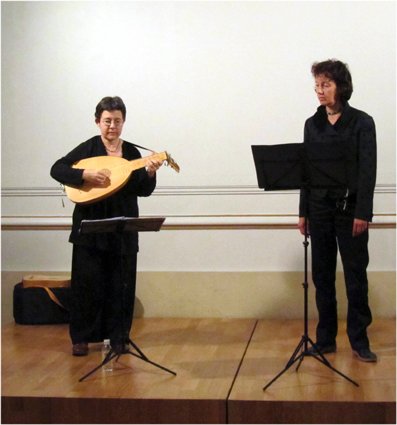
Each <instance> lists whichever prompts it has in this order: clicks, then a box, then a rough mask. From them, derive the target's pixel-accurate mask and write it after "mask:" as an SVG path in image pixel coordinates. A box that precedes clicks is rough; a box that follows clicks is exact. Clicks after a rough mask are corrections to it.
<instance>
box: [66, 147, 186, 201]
mask: <svg viewBox="0 0 397 425" xmlns="http://www.w3.org/2000/svg"><path fill="white" fill-rule="evenodd" d="M150 157H151V158H153V159H155V160H158V161H165V164H166V165H169V166H170V167H171V168H173V169H174V170H175V171H176V172H177V173H179V165H178V164H177V163H176V162H175V161H174V160H173V159H172V158H171V156H170V155H169V154H168V153H167V152H161V153H155V154H153V155H150ZM147 158H148V157H144V158H138V159H133V160H132V161H128V160H127V159H124V158H120V157H116V156H94V157H91V158H85V159H82V160H80V161H77V162H76V163H74V164H73V165H72V167H73V168H78V169H86V168H92V169H96V170H102V169H106V170H108V171H109V178H108V182H107V184H106V186H95V185H93V184H92V183H89V182H84V183H83V184H82V185H81V186H68V185H65V192H66V195H67V197H68V198H69V199H70V200H71V201H72V202H75V203H76V204H82V205H85V204H91V203H94V202H97V201H101V200H102V199H105V198H107V197H108V196H110V195H112V194H113V193H115V192H117V191H118V190H120V189H121V188H122V187H123V186H124V185H125V184H126V183H127V182H128V180H129V178H130V175H131V173H132V172H133V171H135V170H139V169H140V168H143V167H145V165H146V159H147Z"/></svg>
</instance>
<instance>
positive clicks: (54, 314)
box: [13, 276, 70, 325]
mask: <svg viewBox="0 0 397 425" xmlns="http://www.w3.org/2000/svg"><path fill="white" fill-rule="evenodd" d="M49 285H51V287H50V286H49ZM69 306H70V281H67V279H66V280H65V279H60V280H59V281H57V279H54V278H53V277H48V279H46V278H45V277H44V276H40V277H39V278H37V279H35V277H34V276H29V277H27V278H24V280H23V281H22V282H20V283H17V284H16V285H15V286H14V293H13V312H14V320H15V322H16V323H18V324H20V325H52V324H61V323H69V317H70V316H69Z"/></svg>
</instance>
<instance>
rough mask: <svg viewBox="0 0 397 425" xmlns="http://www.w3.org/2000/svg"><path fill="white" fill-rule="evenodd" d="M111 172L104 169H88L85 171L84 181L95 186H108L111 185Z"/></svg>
mask: <svg viewBox="0 0 397 425" xmlns="http://www.w3.org/2000/svg"><path fill="white" fill-rule="evenodd" d="M109 177H110V171H109V170H107V169H106V168H104V169H103V170H91V169H86V170H84V171H83V180H84V181H86V182H88V183H91V184H93V185H94V186H106V185H108V184H109V183H110V180H109Z"/></svg>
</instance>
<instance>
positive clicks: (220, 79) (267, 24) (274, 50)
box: [1, 1, 396, 271]
mask: <svg viewBox="0 0 397 425" xmlns="http://www.w3.org/2000/svg"><path fill="white" fill-rule="evenodd" d="M1 8H2V111H1V112H2V158H1V160H2V189H3V192H2V194H3V196H2V215H3V224H4V223H6V224H18V223H21V220H22V222H23V223H25V224H27V225H28V227H29V226H30V229H31V228H35V226H36V225H37V224H43V223H44V224H47V225H49V227H50V228H51V226H54V228H56V226H57V225H59V224H64V223H70V222H71V219H70V215H71V211H72V207H73V206H72V205H71V204H70V202H69V201H68V200H65V202H66V206H65V208H63V207H62V206H61V198H60V196H59V195H60V191H59V190H58V184H57V183H56V182H55V181H53V180H52V179H51V178H50V176H49V169H50V167H51V165H52V163H53V162H54V161H55V160H56V159H57V158H59V157H60V156H62V155H64V154H65V153H67V152H68V151H69V150H71V149H72V148H73V147H74V146H76V145H77V144H78V143H80V142H82V141H84V140H86V139H88V138H89V137H91V136H93V135H94V134H97V128H96V126H95V124H94V116H93V114H94V109H95V106H96V104H97V103H98V101H99V100H100V99H101V98H102V97H103V96H105V95H120V96H121V97H122V98H123V99H124V101H125V103H126V105H127V122H126V125H125V128H124V134H123V136H124V138H125V139H126V140H129V141H135V142H136V143H138V144H143V145H145V146H148V147H150V148H153V149H155V150H158V151H163V150H167V151H168V152H170V153H171V154H172V155H173V157H174V158H175V159H176V160H177V162H178V163H179V164H180V166H181V173H180V174H179V175H178V174H176V173H174V172H173V171H172V170H170V169H162V170H161V172H160V173H159V178H158V189H157V191H156V193H155V194H154V195H153V196H152V197H150V198H149V199H142V200H141V211H142V214H144V215H164V216H166V217H167V220H166V223H171V224H172V223H174V224H176V225H177V229H176V230H173V231H169V232H161V233H160V234H159V235H157V234H156V235H145V236H143V237H142V252H141V260H140V268H141V270H147V271H150V270H153V271H158V270H177V271H178V270H179V271H183V270H188V271H189V270H190V271H191V270H199V271H205V270H208V271H217V270H222V271H225V270H226V271H233V270H237V271H238V270H242V271H245V270H264V271H266V270H297V269H299V268H300V267H301V253H302V251H301V249H302V248H301V239H300V237H299V235H298V234H297V232H296V231H295V230H287V231H284V230H263V231H255V230H244V225H247V223H249V222H250V220H253V221H255V222H257V223H262V224H263V223H265V224H272V223H275V224H276V225H277V224H278V225H279V224H280V223H283V222H287V223H289V224H290V225H292V224H293V223H295V222H296V213H297V192H296V191H290V192H283V193H264V192H262V191H260V190H259V189H258V188H257V185H256V176H255V170H254V164H253V160H252V155H251V144H278V143H292V142H300V141H302V133H303V123H304V120H305V119H306V118H307V117H308V116H310V115H311V114H313V113H314V111H315V109H316V107H317V101H316V97H315V94H314V91H313V81H312V77H311V75H310V66H311V64H312V63H313V62H314V61H316V60H324V59H327V58H331V57H336V58H339V59H341V60H343V61H345V62H347V63H348V64H349V66H350V69H351V72H352V75H353V80H354V88H355V90H354V94H353V97H352V101H351V104H352V105H353V106H355V107H357V108H359V109H363V110H365V111H366V112H368V113H369V114H371V115H372V116H373V117H374V119H375V121H376V124H377V133H378V157H379V167H378V179H377V189H376V194H375V213H376V216H375V222H378V223H382V221H385V220H386V221H387V222H389V224H390V223H392V224H393V223H395V146H396V134H395V129H396V105H395V92H396V86H395V84H396V73H395V51H396V50H395V41H396V38H395V35H396V34H395V16H396V15H395V12H396V6H395V2H357V1H352V2H344V1H339V2H322V1H321V2H320V1H319V2H316V1H314V2H311V1H310V2H300V1H292V2H266V1H264V2H243V1H241V2H238V1H237V2H167V1H164V2H128V1H125V2H113V1H112V2H102V1H101V2H96V1H93V2H75V1H73V2H35V1H32V2H2V4H1ZM230 222H232V224H234V225H236V226H237V228H238V229H239V230H231V229H228V230H217V231H211V230H197V231H196V230H189V227H187V225H191V224H195V225H197V224H200V223H204V224H207V225H208V224H209V225H214V224H217V223H220V224H221V225H225V224H228V223H230ZM239 225H243V227H241V228H239ZM178 226H179V227H178ZM203 228H205V226H204V227H203ZM203 228H202V229H203ZM375 232H376V234H375V233H374V236H373V238H372V240H373V242H372V241H371V244H372V245H371V249H372V251H373V252H374V253H373V255H372V257H371V267H372V270H395V242H394V241H395V239H394V229H389V230H383V229H380V230H376V231H375ZM66 240H67V231H55V230H49V231H48V230H46V231H39V230H29V231H26V232H20V231H7V232H4V233H3V239H2V242H3V244H2V245H3V247H2V268H3V270H27V269H29V270H31V269H34V268H37V269H40V270H68V269H69V266H70V247H69V244H68V243H67V242H66ZM37 247H40V249H39V250H38V249H37ZM286 247H287V248H286ZM385 247H386V248H385ZM181 253H182V254H184V255H183V261H180V258H181ZM280 253H281V256H280ZM153 254H155V257H156V259H157V260H156V261H153Z"/></svg>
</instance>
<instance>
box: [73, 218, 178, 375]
mask: <svg viewBox="0 0 397 425" xmlns="http://www.w3.org/2000/svg"><path fill="white" fill-rule="evenodd" d="M164 220H165V218H163V217H159V218H129V217H116V218H114V219H105V220H83V221H82V223H81V227H80V232H81V233H116V234H117V235H118V236H119V241H120V244H119V245H120V270H119V276H120V279H119V284H120V285H121V284H122V285H123V291H122V318H121V322H122V326H121V327H122V338H123V339H122V340H123V349H122V351H121V352H116V351H114V349H113V347H111V349H110V351H109V352H108V353H107V354H106V356H105V358H104V359H103V360H102V362H101V363H100V364H99V365H98V366H96V367H95V368H94V369H92V370H91V371H90V372H88V373H87V374H85V375H84V376H82V377H81V378H80V379H79V382H82V381H84V379H86V378H88V377H89V376H90V375H92V374H93V373H94V372H96V371H97V370H98V369H100V368H101V367H103V366H104V365H106V364H107V363H109V362H110V361H112V360H113V359H114V358H115V357H116V361H118V359H119V358H120V356H122V355H123V354H130V355H132V356H135V357H137V358H138V359H141V360H143V361H145V362H147V363H150V364H152V365H153V366H156V367H158V368H159V369H162V370H164V371H166V372H169V373H170V374H172V375H174V376H176V373H175V372H173V371H172V370H170V369H167V368H166V367H164V366H161V365H160V364H158V363H155V362H153V361H152V360H150V359H149V358H148V357H147V356H146V355H145V354H144V353H143V352H142V350H141V349H140V348H139V347H138V346H137V345H136V344H135V343H134V342H133V341H132V340H131V338H130V337H129V330H128V329H126V323H125V289H126V282H125V279H124V277H123V266H122V265H123V259H122V255H123V240H122V234H123V232H126V231H127V232H131V231H138V232H139V231H141V232H142V231H158V230H160V227H161V225H162V224H163V222H164ZM123 282H124V283H123ZM125 336H128V344H129V345H131V346H132V347H133V348H134V349H135V351H136V353H134V352H133V351H131V350H129V349H126V348H125V346H124V337H125Z"/></svg>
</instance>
